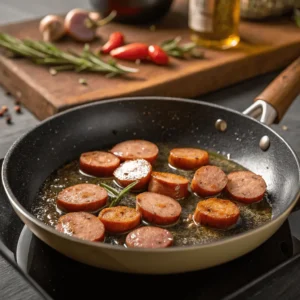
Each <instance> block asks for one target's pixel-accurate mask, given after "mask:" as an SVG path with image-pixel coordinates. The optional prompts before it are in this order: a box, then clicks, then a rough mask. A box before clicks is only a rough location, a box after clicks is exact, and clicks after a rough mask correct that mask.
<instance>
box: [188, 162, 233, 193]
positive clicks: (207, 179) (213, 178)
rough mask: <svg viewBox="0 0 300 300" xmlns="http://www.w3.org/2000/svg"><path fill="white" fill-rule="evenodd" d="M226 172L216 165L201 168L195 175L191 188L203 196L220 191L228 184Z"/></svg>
mask: <svg viewBox="0 0 300 300" xmlns="http://www.w3.org/2000/svg"><path fill="white" fill-rule="evenodd" d="M226 183H227V176H226V174H225V173H224V172H223V171H222V170H221V169H220V168H219V167H216V166H204V167H201V168H199V169H198V170H197V171H196V172H195V174H194V177H193V180H192V184H191V189H192V190H193V192H195V193H197V194H198V195H200V196H202V197H206V196H212V195H216V194H218V193H220V192H221V191H222V190H223V189H224V188H225V186H226Z"/></svg>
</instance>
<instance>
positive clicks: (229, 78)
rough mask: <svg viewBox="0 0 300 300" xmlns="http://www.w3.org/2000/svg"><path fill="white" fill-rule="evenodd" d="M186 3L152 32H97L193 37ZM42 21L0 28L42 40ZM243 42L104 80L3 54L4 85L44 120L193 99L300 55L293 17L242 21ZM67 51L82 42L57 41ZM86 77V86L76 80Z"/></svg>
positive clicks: (113, 27)
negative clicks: (76, 111)
mask: <svg viewBox="0 0 300 300" xmlns="http://www.w3.org/2000/svg"><path fill="white" fill-rule="evenodd" d="M186 3H187V1H182V0H177V1H175V3H174V5H173V7H172V10H171V12H170V13H169V14H168V15H167V16H166V17H165V18H164V19H163V20H162V22H161V23H160V24H157V25H156V30H155V31H151V30H150V29H149V26H144V27H143V26H130V25H124V24H117V23H111V24H109V25H107V26H105V27H103V28H101V29H100V30H99V31H98V34H99V36H100V39H99V40H98V41H97V42H95V43H93V44H91V46H92V47H96V46H99V45H101V44H103V43H104V42H105V41H106V40H107V38H108V36H109V34H110V33H111V32H113V31H117V30H118V31H122V32H123V33H124V34H125V37H126V42H127V43H130V42H137V41H138V42H145V43H160V42H162V41H164V40H166V39H170V38H173V37H176V36H181V37H182V38H183V42H187V41H189V29H188V26H187V7H186V6H187V4H186ZM38 23H39V20H33V21H28V22H22V23H16V24H8V25H6V26H2V27H0V31H1V32H7V33H10V34H12V35H14V36H16V37H19V38H33V39H40V38H41V36H40V34H39V32H38ZM240 33H241V37H242V42H241V43H240V45H239V46H238V47H236V48H235V49H231V50H226V51H216V50H208V49H205V50H204V51H205V58H204V59H202V60H200V59H188V60H178V59H171V65H170V66H168V67H162V66H156V65H153V64H151V63H143V64H141V65H136V64H134V63H131V62H130V63H129V62H122V63H123V64H124V65H128V66H133V67H138V68H139V72H138V73H137V74H135V75H133V76H130V78H127V79H125V78H106V77H105V76H103V75H100V74H90V73H80V74H76V73H72V72H63V73H59V74H57V75H56V76H51V75H50V74H49V71H48V69H47V68H46V67H42V66H36V65H34V64H32V63H30V62H28V61H26V60H24V59H8V58H6V57H4V56H1V55H0V83H1V84H2V85H3V87H4V88H6V89H7V90H8V91H9V92H10V93H12V94H13V95H14V96H15V97H16V98H18V99H19V100H20V101H21V102H22V103H23V104H24V105H25V106H26V107H27V108H28V109H29V110H30V111H32V112H33V113H34V114H35V115H36V116H37V117H38V118H39V119H40V120H42V119H45V118H46V117H48V116H51V115H53V114H55V113H57V112H59V111H62V110H65V109H68V108H70V107H73V106H76V105H80V104H83V103H87V102H91V101H98V100H101V99H109V98H115V97H124V96H141V95H143V96H145V95H148V96H154V95H158V96H159V95H161V96H175V97H191V98H192V97H195V96H199V95H201V94H204V93H207V92H210V91H214V90H217V89H219V88H222V87H225V86H228V85H231V84H234V83H236V82H239V81H242V80H245V79H247V78H251V77H254V76H257V75H259V74H263V73H266V72H269V71H273V70H276V69H279V68H282V67H284V66H286V65H287V64H289V63H290V62H291V61H292V60H294V59H295V58H297V57H298V56H299V55H300V29H299V28H297V27H296V26H295V24H294V22H293V21H291V20H287V19H276V20H273V21H269V22H259V23H258V22H245V21H242V22H241V24H240ZM57 45H58V46H59V47H61V48H64V49H73V50H79V49H81V48H82V46H83V45H82V44H79V43H75V42H73V41H71V40H70V39H65V40H64V41H61V42H59V43H58V44H57ZM79 78H84V79H85V80H86V81H87V83H88V84H87V85H81V84H79V83H78V80H79Z"/></svg>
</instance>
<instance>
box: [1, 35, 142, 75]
mask: <svg viewBox="0 0 300 300" xmlns="http://www.w3.org/2000/svg"><path fill="white" fill-rule="evenodd" d="M0 46H2V47H3V48H5V49H6V50H9V51H11V52H12V53H14V54H15V55H17V56H20V57H25V58H27V59H29V60H31V61H32V62H33V63H35V64H39V65H49V66H51V68H50V70H49V72H50V74H51V75H55V74H56V73H55V71H56V72H59V71H65V70H72V71H75V72H82V71H90V72H99V73H106V74H107V76H110V77H111V76H115V75H124V74H126V73H135V72H137V71H138V70H137V69H134V68H129V67H126V66H123V65H120V64H117V63H116V62H115V61H113V60H110V61H109V62H105V61H103V60H102V59H101V58H100V57H99V56H97V55H95V54H94V53H93V52H92V51H91V50H90V48H89V45H88V44H86V45H85V46H84V48H83V50H82V52H81V53H79V54H78V53H74V52H71V51H68V52H65V51H62V50H60V49H58V48H57V47H56V46H55V45H54V44H52V43H48V42H44V41H34V40H29V39H27V40H19V39H17V38H15V37H13V36H11V35H8V34H5V33H0Z"/></svg>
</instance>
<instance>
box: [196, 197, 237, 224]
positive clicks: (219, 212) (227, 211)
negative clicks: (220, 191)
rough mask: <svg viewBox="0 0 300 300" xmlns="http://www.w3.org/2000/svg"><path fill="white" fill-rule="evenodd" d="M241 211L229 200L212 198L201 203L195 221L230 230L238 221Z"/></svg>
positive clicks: (197, 208)
mask: <svg viewBox="0 0 300 300" xmlns="http://www.w3.org/2000/svg"><path fill="white" fill-rule="evenodd" d="M239 216H240V210H239V208H238V207H237V205H236V204H234V203H233V202H231V201H229V200H223V199H218V198H210V199H207V200H203V201H199V202H198V204H197V207H196V209H195V212H194V220H195V221H196V222H198V223H200V224H202V225H208V226H211V227H216V228H223V229H225V228H228V227H230V226H232V225H234V224H236V222H237V221H238V219H239Z"/></svg>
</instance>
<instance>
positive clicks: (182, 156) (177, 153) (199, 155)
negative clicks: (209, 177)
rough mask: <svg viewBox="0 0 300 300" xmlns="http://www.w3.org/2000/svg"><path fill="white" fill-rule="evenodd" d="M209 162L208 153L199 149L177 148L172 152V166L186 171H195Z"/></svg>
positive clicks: (170, 160)
mask: <svg viewBox="0 0 300 300" xmlns="http://www.w3.org/2000/svg"><path fill="white" fill-rule="evenodd" d="M208 162H209V155H208V152H207V151H205V150H202V149H197V148H175V149H172V150H171V151H170V154H169V163H170V165H172V166H174V167H176V168H179V169H184V170H194V169H198V168H200V167H201V166H204V165H207V164H208Z"/></svg>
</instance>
